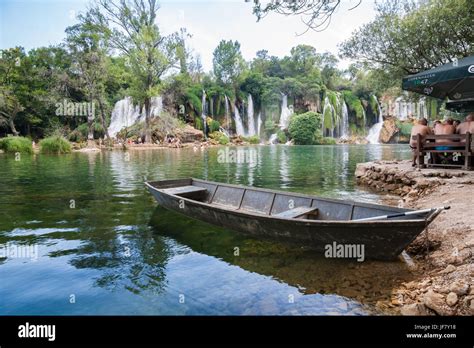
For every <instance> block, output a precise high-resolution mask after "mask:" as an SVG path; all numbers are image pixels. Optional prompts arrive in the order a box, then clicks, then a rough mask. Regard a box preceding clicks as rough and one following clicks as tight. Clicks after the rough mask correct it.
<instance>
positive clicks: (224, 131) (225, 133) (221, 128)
mask: <svg viewBox="0 0 474 348" xmlns="http://www.w3.org/2000/svg"><path fill="white" fill-rule="evenodd" d="M219 132H221V133H224V135H225V136H226V137H227V138H230V134H229V132H228V131H227V130H225V129H224V128H223V127H219Z"/></svg>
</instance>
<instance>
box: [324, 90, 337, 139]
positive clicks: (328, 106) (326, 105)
mask: <svg viewBox="0 0 474 348" xmlns="http://www.w3.org/2000/svg"><path fill="white" fill-rule="evenodd" d="M326 110H329V111H330V112H331V129H330V130H329V131H330V134H329V136H331V137H333V138H334V112H335V110H334V107H333V106H332V104H331V103H330V102H329V98H328V96H326V97H325V98H324V106H323V126H322V127H321V128H322V130H323V137H324V136H325V128H326V127H325V125H324V118H325V115H326Z"/></svg>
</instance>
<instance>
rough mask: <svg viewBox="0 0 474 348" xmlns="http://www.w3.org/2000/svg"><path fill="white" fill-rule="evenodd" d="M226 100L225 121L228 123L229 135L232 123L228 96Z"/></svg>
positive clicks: (225, 97)
mask: <svg viewBox="0 0 474 348" xmlns="http://www.w3.org/2000/svg"><path fill="white" fill-rule="evenodd" d="M224 100H225V120H226V123H227V133H229V132H230V127H231V122H230V107H229V98H227V95H224Z"/></svg>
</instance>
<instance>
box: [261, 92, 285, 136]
mask: <svg viewBox="0 0 474 348" xmlns="http://www.w3.org/2000/svg"><path fill="white" fill-rule="evenodd" d="M281 97H282V98H281V114H280V123H279V127H280V130H285V129H287V128H288V125H289V123H290V117H291V115H292V114H293V111H292V110H291V109H290V108H289V107H288V96H287V95H286V94H284V93H281ZM259 118H260V116H259ZM260 123H261V121H259V124H260ZM259 127H260V126H259ZM259 132H260V131H259ZM277 139H278V135H277V133H273V134H272V135H271V136H270V139H268V141H269V143H270V144H275V143H276V141H277Z"/></svg>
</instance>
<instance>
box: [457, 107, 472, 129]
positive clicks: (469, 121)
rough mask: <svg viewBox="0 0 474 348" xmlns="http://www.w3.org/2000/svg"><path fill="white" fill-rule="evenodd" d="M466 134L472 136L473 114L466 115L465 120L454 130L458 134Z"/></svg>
mask: <svg viewBox="0 0 474 348" xmlns="http://www.w3.org/2000/svg"><path fill="white" fill-rule="evenodd" d="M467 132H469V133H471V134H474V112H471V113H470V114H469V115H467V116H466V120H465V121H464V122H462V123H461V124H460V125H459V126H458V127H457V128H456V133H458V134H466V133H467Z"/></svg>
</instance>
